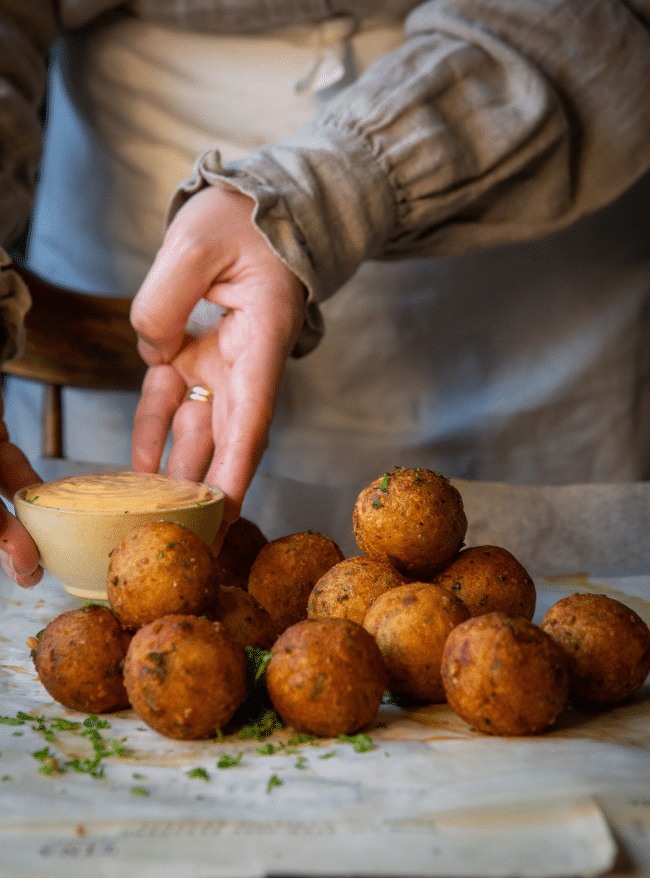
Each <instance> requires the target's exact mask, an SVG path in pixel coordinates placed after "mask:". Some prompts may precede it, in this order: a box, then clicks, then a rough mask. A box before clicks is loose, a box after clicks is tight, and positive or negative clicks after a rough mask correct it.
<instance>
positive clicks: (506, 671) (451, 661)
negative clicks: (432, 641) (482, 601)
mask: <svg viewBox="0 0 650 878" xmlns="http://www.w3.org/2000/svg"><path fill="white" fill-rule="evenodd" d="M441 670H442V680H443V684H444V687H445V694H446V696H447V701H448V702H449V705H450V706H451V708H452V710H454V712H455V713H457V714H458V716H460V717H461V718H462V719H464V720H465V721H466V722H467V723H469V724H470V725H471V726H473V727H474V728H475V729H477V730H478V731H480V732H485V733H487V734H489V735H503V736H512V735H534V734H536V733H537V732H541V731H542V730H543V729H545V728H547V727H548V726H549V725H551V724H552V723H553V722H555V720H556V719H557V717H558V715H559V714H560V712H561V711H562V709H563V708H564V706H565V704H566V701H567V695H568V691H569V677H568V673H567V668H566V661H565V658H564V654H563V652H562V650H561V649H560V647H559V646H558V645H557V644H556V643H555V642H554V641H553V640H552V639H551V638H550V637H549V636H548V635H547V634H545V633H544V632H543V631H542V630H541V628H539V627H538V626H537V625H534V624H533V623H532V622H529V621H528V619H524V618H522V617H521V616H519V617H515V616H507V615H506V614H505V613H499V612H494V613H487V614H485V615H483V616H473V617H471V618H470V619H468V620H467V621H466V622H462V623H461V624H460V625H458V626H457V627H456V628H454V630H453V631H452V632H451V634H450V635H449V637H448V638H447V642H446V644H445V648H444V650H443V655H442V666H441Z"/></svg>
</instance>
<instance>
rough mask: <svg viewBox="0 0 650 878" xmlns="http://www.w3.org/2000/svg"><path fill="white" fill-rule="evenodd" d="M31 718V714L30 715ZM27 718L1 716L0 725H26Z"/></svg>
mask: <svg viewBox="0 0 650 878" xmlns="http://www.w3.org/2000/svg"><path fill="white" fill-rule="evenodd" d="M30 719H31V716H30ZM24 725H25V720H24V719H18V717H17V716H0V726H24Z"/></svg>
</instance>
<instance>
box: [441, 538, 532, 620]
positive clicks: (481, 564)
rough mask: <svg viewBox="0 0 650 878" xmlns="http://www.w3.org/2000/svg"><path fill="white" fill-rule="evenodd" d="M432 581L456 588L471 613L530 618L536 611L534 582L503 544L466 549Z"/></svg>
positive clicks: (452, 589)
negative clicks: (496, 613) (501, 614)
mask: <svg viewBox="0 0 650 878" xmlns="http://www.w3.org/2000/svg"><path fill="white" fill-rule="evenodd" d="M433 582H437V583H438V584H439V585H442V586H444V587H445V588H447V589H449V590H450V591H453V592H454V594H455V595H457V597H459V598H460V599H461V601H462V602H463V603H464V604H465V606H466V607H467V609H468V610H469V612H470V615H471V616H482V615H484V614H485V613H493V612H495V611H497V612H501V613H507V614H508V615H509V616H523V617H524V618H525V619H528V620H529V621H530V620H531V619H532V618H533V616H534V615H535V604H536V602H537V592H536V590H535V583H534V582H533V580H532V578H531V577H530V575H529V574H528V572H527V570H526V569H525V568H524V567H523V566H522V565H521V564H520V563H519V561H517V559H516V558H515V557H514V555H512V554H511V553H510V552H508V551H507V550H506V549H502V548H501V547H500V546H473V547H471V548H468V549H463V550H462V551H461V552H459V553H458V555H456V557H455V558H454V560H453V561H451V562H450V563H449V564H448V565H447V566H446V567H444V568H443V569H442V570H441V571H440V573H438V574H437V575H436V576H435V577H434V579H433Z"/></svg>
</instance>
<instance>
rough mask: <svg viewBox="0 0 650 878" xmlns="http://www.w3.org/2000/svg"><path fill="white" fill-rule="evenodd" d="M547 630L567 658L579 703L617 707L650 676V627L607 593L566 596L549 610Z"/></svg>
mask: <svg viewBox="0 0 650 878" xmlns="http://www.w3.org/2000/svg"><path fill="white" fill-rule="evenodd" d="M541 628H542V629H543V630H544V631H545V632H546V633H547V634H548V635H549V637H552V638H553V640H554V641H555V642H556V643H557V644H558V645H559V646H560V647H562V649H563V651H564V653H565V654H566V657H567V663H568V668H569V695H570V698H571V700H572V701H573V702H575V703H578V704H580V703H583V704H586V705H589V704H592V705H606V704H617V703H618V702H620V701H623V699H625V698H628V697H629V696H630V695H632V694H633V693H634V692H636V690H637V689H638V688H639V687H640V686H641V685H642V684H643V682H644V680H645V679H646V677H647V676H648V674H649V673H650V630H649V629H648V626H647V625H646V623H645V622H644V621H643V619H641V617H640V616H638V615H637V614H636V613H635V612H634V610H631V609H630V608H629V607H627V606H626V605H625V604H623V603H621V602H620V601H617V600H614V599H613V598H609V597H607V596H606V595H601V594H586V593H583V594H573V595H569V597H566V598H562V600H559V601H558V602H557V603H556V604H554V605H553V606H552V607H551V608H550V609H549V610H548V612H547V613H546V615H545V616H544V618H543V619H542V623H541Z"/></svg>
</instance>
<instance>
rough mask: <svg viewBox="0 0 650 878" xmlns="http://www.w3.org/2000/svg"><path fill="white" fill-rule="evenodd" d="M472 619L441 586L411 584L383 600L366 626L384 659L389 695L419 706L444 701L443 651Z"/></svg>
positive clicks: (372, 609) (370, 613) (386, 594)
mask: <svg viewBox="0 0 650 878" xmlns="http://www.w3.org/2000/svg"><path fill="white" fill-rule="evenodd" d="M468 618H469V610H468V609H467V607H466V606H465V605H464V604H463V602H462V601H461V600H460V598H457V597H456V595H454V594H452V592H450V591H447V589H444V588H442V586H439V585H432V584H431V583H427V582H410V583H406V584H404V585H398V586H396V587H395V588H391V589H388V591H385V592H384V593H383V594H382V595H380V596H379V597H378V598H377V599H376V601H375V602H374V603H373V605H372V607H370V609H369V610H368V612H367V613H366V617H365V620H364V623H363V627H364V628H365V629H366V631H368V632H369V633H370V634H371V635H372V636H373V637H374V639H375V641H376V643H377V646H378V647H379V649H380V651H381V654H382V656H383V657H384V664H385V666H386V673H387V688H388V691H389V692H392V693H393V694H395V695H407V696H409V697H410V698H413V699H415V700H416V701H425V702H428V703H435V702H440V701H444V700H445V692H444V687H443V685H442V677H441V676H440V662H441V660H442V650H443V648H444V645H445V641H446V640H447V636H448V635H449V633H450V631H452V630H453V629H454V628H455V627H456V625H459V624H460V623H461V622H464V621H465V620H466V619H468Z"/></svg>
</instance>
